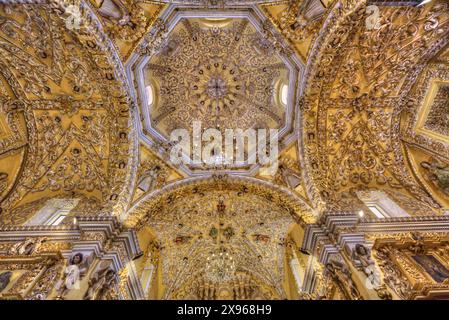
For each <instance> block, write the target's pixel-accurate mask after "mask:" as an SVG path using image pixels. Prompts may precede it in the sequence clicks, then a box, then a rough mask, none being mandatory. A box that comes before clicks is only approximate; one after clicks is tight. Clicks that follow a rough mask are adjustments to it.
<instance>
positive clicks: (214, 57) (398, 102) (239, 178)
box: [0, 0, 449, 298]
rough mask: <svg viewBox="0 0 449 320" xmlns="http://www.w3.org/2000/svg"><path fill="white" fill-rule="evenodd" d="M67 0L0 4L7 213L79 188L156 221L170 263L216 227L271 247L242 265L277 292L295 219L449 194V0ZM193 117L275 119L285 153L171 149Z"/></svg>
mask: <svg viewBox="0 0 449 320" xmlns="http://www.w3.org/2000/svg"><path fill="white" fill-rule="evenodd" d="M72 2H73V1H68V0H62V1H60V2H58V4H55V3H53V2H51V3H49V4H40V5H17V6H11V5H0V208H1V212H0V223H1V224H6V225H23V224H26V223H27V222H29V221H30V219H31V218H32V217H33V216H34V215H35V214H36V212H38V211H39V209H40V208H42V207H43V206H44V204H45V202H46V201H47V200H48V199H52V198H57V199H80V200H79V201H78V202H77V204H76V207H75V209H74V214H75V213H76V214H77V215H113V216H117V217H119V218H120V219H121V220H122V221H123V222H124V224H125V225H126V226H128V227H133V228H136V229H137V230H139V232H140V233H142V234H151V235H152V237H154V238H156V239H158V241H159V245H160V246H163V247H165V248H166V249H165V252H167V255H168V257H169V258H168V259H167V260H166V262H165V264H164V266H163V271H162V272H163V273H167V274H176V273H178V272H180V271H179V270H178V269H179V268H180V266H179V263H180V261H183V259H184V257H186V256H191V260H189V261H188V262H186V265H187V266H188V267H187V268H186V269H184V271H185V272H189V271H188V270H190V269H189V268H190V267H192V266H193V264H198V263H200V262H201V261H203V260H202V259H203V258H204V257H203V255H202V254H203V253H209V252H210V251H211V250H212V251H213V250H215V249H216V248H219V247H220V241H224V242H223V243H222V245H226V246H227V247H228V248H229V250H231V251H232V252H233V254H234V256H235V258H236V259H239V260H241V266H240V267H241V270H242V271H244V270H247V269H249V268H248V265H255V264H257V263H258V262H257V261H259V260H260V259H262V260H263V259H265V258H267V259H274V260H276V259H277V260H276V261H271V260H270V261H268V260H267V261H264V263H263V266H265V269H264V268H262V267H261V268H260V269H257V270H256V271H257V272H255V273H254V272H253V273H251V274H249V275H248V274H246V275H242V277H248V279H252V280H248V281H254V282H255V283H256V282H257V283H259V282H263V283H264V284H265V285H266V286H268V287H269V288H270V289H267V290H268V291H266V290H265V291H264V292H265V293H263V294H266V295H271V296H276V297H278V298H282V297H284V292H282V289H280V288H278V287H276V284H278V281H277V280H276V279H278V278H276V277H281V278H282V272H283V271H282V270H283V264H282V263H283V262H282V261H281V260H282V259H280V258H279V256H278V255H277V253H279V250H278V249H279V242H282V239H283V238H285V237H286V236H287V234H288V232H289V230H290V229H289V227H290V224H291V223H297V224H299V225H304V224H308V223H313V222H315V221H317V220H319V218H320V215H321V214H323V212H327V211H329V210H337V211H354V210H358V209H360V207H361V206H362V204H361V200H360V198H359V197H358V196H357V192H366V191H370V190H382V191H385V192H386V193H387V194H388V195H389V196H390V197H391V198H393V199H394V200H395V201H396V202H397V203H398V204H399V206H402V207H403V208H404V210H406V211H407V213H408V214H410V215H441V214H443V213H444V211H445V210H446V209H447V208H448V206H449V178H448V176H449V129H448V128H449V118H448V112H449V104H448V103H449V102H448V101H449V70H448V68H449V44H448V43H449V3H448V2H447V1H444V0H434V1H432V2H431V3H430V4H428V5H425V6H422V7H415V6H410V5H409V6H395V5H391V3H390V5H387V4H385V3H382V1H377V2H376V1H372V2H373V3H376V4H377V5H378V8H379V12H378V14H379V21H378V23H377V24H376V25H375V26H374V27H369V26H368V25H367V21H368V20H367V19H371V17H370V16H369V13H368V12H367V11H366V6H367V1H365V0H338V1H337V0H335V1H333V0H323V1H318V0H316V1H315V0H304V1H292V0H285V1H278V0H277V1H268V0H265V1H262V0H261V1H250V0H245V1H237V0H235V1H224V0H222V1H219V0H217V1H214V0H204V1H199V0H198V1H168V0H167V1H145V0H142V1H131V0H105V1H98V0H90V1H86V0H84V1H75V3H76V4H77V5H78V4H79V5H80V8H81V10H79V11H78V13H79V15H77V14H75V13H76V12H75V13H74V11H71V10H72V9H73V8H72V9H71V10H68V9H67V8H68V6H69V5H72V4H73V3H72ZM393 2H394V1H393ZM282 84H286V85H288V93H287V96H286V97H284V98H285V103H283V101H282V100H284V99H283V97H282V92H281V91H282V90H281V87H282ZM196 120H199V121H202V123H203V125H204V126H205V127H211V128H218V129H220V130H222V129H225V128H242V129H247V128H262V127H263V128H279V129H280V132H281V134H280V137H279V138H280V155H279V170H278V171H277V172H276V173H274V174H267V173H266V172H263V171H261V170H260V168H259V167H258V166H246V167H244V168H235V167H231V168H229V167H228V168H223V167H221V168H218V169H217V168H210V167H204V166H203V167H200V168H198V167H191V166H184V165H176V164H173V163H171V162H170V161H169V154H170V145H169V143H168V142H169V141H168V140H169V136H170V132H171V131H172V130H173V129H176V128H185V129H189V130H190V128H191V127H192V122H193V121H196ZM220 206H221V207H220ZM219 208H221V209H219ZM220 210H221V211H220ZM217 212H218V213H220V212H222V216H217V215H216V214H217ZM220 219H222V220H223V221H221V220H220ZM212 228H215V231H216V232H218V233H217V234H220V232H225V230H227V236H226V235H225V236H223V237H224V238H220V237H219V236H216V237H215V238H214V236H212V235H211V234H213V235H215V234H216V233H215V231H214V232H212V231H211V230H212ZM231 231H232V232H231ZM231 234H232V235H231ZM218 238H220V239H221V240H219V239H218ZM151 243H153V245H154V242H151ZM214 248H215V249H214ZM261 248H263V250H262V249H261ZM148 250H150V249H148ZM264 250H265V251H264ZM259 251H264V252H265V253H267V252H268V253H269V254H268V253H267V254H268V256H267V257H265V256H264V255H263V254H260V255H258V254H257V253H258V252H259ZM272 252H277V253H276V254H272ZM250 253H251V254H250ZM260 256H261V258H260ZM278 258H279V259H278ZM189 259H190V258H189ZM195 259H197V260H195ZM258 259H259V260H258ZM199 261H200V262H199ZM197 271H198V270H197ZM190 275H191V276H192V277H193V278H195V277H196V276H197V274H194V273H191V274H190ZM164 279H166V280H167V281H171V280H173V279H174V278H173V277H170V276H167V277H165V278H164ZM245 279H246V278H245ZM184 280H185V279H184ZM203 280H204V279H203ZM203 280H201V279H200V280H199V279H198V277H196V278H195V279H194V280H192V281H193V282H195V281H203ZM245 281H246V280H245ZM270 281H271V282H270ZM184 284H185V283H171V282H167V283H164V286H166V287H167V288H170V290H171V291H170V290H169V291H167V293H166V294H167V295H170V294H173V295H176V294H178V295H184V296H189V290H190V289H191V287H189V288H190V289H189V288H186V287H183V285H184ZM175 289H176V290H178V289H179V290H181V289H182V290H181V291H182V293H181V291H177V293H176V292H175V291H176V290H175ZM263 294H262V293H261V295H263Z"/></svg>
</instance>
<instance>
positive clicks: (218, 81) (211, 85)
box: [206, 76, 228, 98]
mask: <svg viewBox="0 0 449 320" xmlns="http://www.w3.org/2000/svg"><path fill="white" fill-rule="evenodd" d="M206 91H207V94H208V95H209V96H210V97H211V98H221V97H223V96H224V95H225V94H226V92H227V91H228V88H227V85H226V81H225V80H223V78H222V77H220V76H213V77H212V78H211V79H210V80H209V82H208V83H207V89H206Z"/></svg>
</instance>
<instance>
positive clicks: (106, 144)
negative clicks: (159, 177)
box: [0, 3, 133, 224]
mask: <svg viewBox="0 0 449 320" xmlns="http://www.w3.org/2000/svg"><path fill="white" fill-rule="evenodd" d="M60 5H61V6H62V5H64V3H61V4H60ZM84 14H85V15H87V14H89V12H88V11H84ZM0 16H1V19H0V25H1V28H0V52H1V55H0V65H1V67H2V68H1V72H2V75H3V77H4V79H5V80H6V81H7V83H8V85H9V86H10V88H11V90H10V91H11V92H13V94H14V96H13V97H12V96H11V94H10V97H9V98H6V100H5V98H2V100H1V101H2V104H1V108H2V113H1V117H2V119H1V124H2V132H3V136H4V137H5V135H7V134H8V133H9V136H11V137H12V136H14V135H15V136H16V138H15V139H12V138H4V139H2V142H1V143H2V145H3V146H4V147H5V148H12V147H14V148H18V147H19V146H20V144H24V143H26V161H25V162H24V163H23V166H22V167H21V171H20V172H21V175H20V177H19V178H18V179H17V180H16V185H15V188H14V190H11V192H10V193H9V194H8V197H6V198H5V199H4V200H3V202H2V203H1V207H2V211H3V212H2V214H1V215H0V219H1V220H2V221H8V223H11V224H20V223H23V222H24V221H25V220H26V219H24V218H23V217H22V218H20V219H17V221H15V219H14V217H12V216H11V215H12V214H13V212H15V211H14V210H13V209H14V208H15V207H17V206H20V205H22V204H25V203H27V202H33V201H35V200H37V199H40V198H45V197H51V196H53V197H54V196H56V195H59V196H63V197H68V198H72V197H82V195H83V194H84V195H85V196H87V197H91V196H93V197H95V198H97V199H98V200H99V201H101V202H103V204H104V205H105V206H109V208H113V207H114V206H116V205H117V204H118V202H120V201H123V200H124V199H127V198H129V197H130V194H129V193H127V194H126V193H125V194H122V192H123V190H124V189H123V188H126V187H128V185H129V183H130V181H129V173H128V172H129V170H130V169H131V167H132V164H133V162H132V161H133V160H132V158H131V159H129V156H130V154H131V155H132V153H133V149H132V146H133V143H132V141H133V134H132V132H130V130H129V121H130V112H129V108H130V107H129V100H128V98H127V87H126V83H125V82H123V78H121V77H123V76H124V73H123V70H120V68H121V64H120V63H118V61H117V60H114V56H113V55H110V52H111V51H110V52H108V50H114V49H113V47H112V45H111V43H110V42H108V41H107V40H105V38H104V37H103V38H101V37H98V32H99V31H98V29H97V30H95V29H93V28H90V27H88V25H89V23H92V19H90V20H89V21H88V20H86V18H85V16H83V17H82V25H81V27H80V29H78V30H76V29H67V24H66V23H65V21H64V16H62V15H61V10H60V9H59V8H55V7H54V6H53V5H49V6H48V7H44V6H39V7H36V6H27V5H23V6H16V7H12V6H1V7H0ZM78 32H79V33H78ZM4 114H6V115H7V117H6V118H3V117H4ZM20 117H23V120H22V122H21V121H20ZM25 123H26V130H25ZM5 124H7V125H8V127H6V126H5ZM15 132H16V133H15ZM27 136H28V137H27ZM26 137H27V138H26ZM25 139H26V140H25ZM13 144H16V145H15V146H13ZM2 152H5V150H2ZM19 163H20V162H19ZM2 168H3V167H2ZM123 205H126V204H123V203H122V204H120V205H119V206H123ZM122 208H123V207H122ZM32 213H33V212H30V215H32ZM28 218H29V217H28Z"/></svg>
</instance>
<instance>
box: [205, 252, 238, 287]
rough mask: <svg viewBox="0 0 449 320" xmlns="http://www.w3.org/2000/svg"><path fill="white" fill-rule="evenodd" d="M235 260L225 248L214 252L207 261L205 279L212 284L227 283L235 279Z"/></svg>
mask: <svg viewBox="0 0 449 320" xmlns="http://www.w3.org/2000/svg"><path fill="white" fill-rule="evenodd" d="M234 275H235V260H234V258H233V257H232V253H230V252H229V250H227V249H226V248H224V247H219V248H218V249H217V250H214V251H212V252H211V253H210V255H209V256H208V257H207V259H206V269H205V277H206V278H207V279H209V280H210V281H212V282H216V283H219V282H227V281H230V280H232V279H233V278H234Z"/></svg>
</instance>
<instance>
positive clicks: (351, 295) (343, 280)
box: [326, 261, 362, 300]
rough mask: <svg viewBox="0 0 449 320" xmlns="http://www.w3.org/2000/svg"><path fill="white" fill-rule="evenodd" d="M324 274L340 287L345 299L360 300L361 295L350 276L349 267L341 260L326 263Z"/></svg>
mask: <svg viewBox="0 0 449 320" xmlns="http://www.w3.org/2000/svg"><path fill="white" fill-rule="evenodd" d="M326 274H327V275H328V276H330V277H331V279H332V280H333V281H334V283H335V284H336V285H337V286H338V287H339V288H340V290H341V291H342V292H343V294H344V295H345V297H346V298H347V299H351V300H362V297H361V295H360V293H359V290H358V289H357V287H356V285H355V283H354V281H353V280H352V277H351V272H350V271H349V269H348V268H347V267H346V266H345V265H344V264H343V263H341V262H338V261H330V262H329V263H327V264H326Z"/></svg>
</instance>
